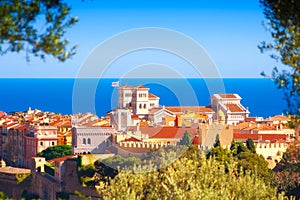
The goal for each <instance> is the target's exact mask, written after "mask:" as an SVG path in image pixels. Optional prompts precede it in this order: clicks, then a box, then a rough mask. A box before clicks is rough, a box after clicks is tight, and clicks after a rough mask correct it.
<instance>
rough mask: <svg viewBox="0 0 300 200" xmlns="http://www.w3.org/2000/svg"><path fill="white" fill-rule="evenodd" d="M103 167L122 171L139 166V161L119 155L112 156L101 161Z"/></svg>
mask: <svg viewBox="0 0 300 200" xmlns="http://www.w3.org/2000/svg"><path fill="white" fill-rule="evenodd" d="M101 162H102V163H104V164H105V165H107V166H109V167H111V168H114V169H118V168H119V169H124V168H125V167H127V168H128V167H132V166H133V165H140V164H141V159H140V158H137V157H127V158H125V157H122V156H120V155H116V156H112V157H109V158H107V159H104V160H102V161H101Z"/></svg>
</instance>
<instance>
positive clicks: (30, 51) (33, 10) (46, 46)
mask: <svg viewBox="0 0 300 200" xmlns="http://www.w3.org/2000/svg"><path fill="white" fill-rule="evenodd" d="M70 10H71V8H70V7H69V6H68V5H67V4H66V3H63V1H62V0H22V1H20V0H1V1H0V55H4V54H6V53H8V52H21V51H25V52H26V59H27V61H29V60H30V55H31V56H36V57H39V58H41V59H42V60H45V55H52V56H53V57H54V58H56V59H58V60H59V61H62V62H63V61H65V60H66V59H68V58H70V57H71V56H73V55H74V54H75V49H76V46H72V47H70V48H67V46H68V44H69V41H68V39H67V38H66V37H65V33H66V29H67V28H70V27H72V26H73V25H74V24H75V23H76V22H77V21H78V18H77V17H72V16H71V15H70Z"/></svg>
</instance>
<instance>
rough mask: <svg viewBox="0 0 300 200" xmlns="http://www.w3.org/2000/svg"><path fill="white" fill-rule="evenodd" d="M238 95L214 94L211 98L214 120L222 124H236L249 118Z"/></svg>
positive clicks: (247, 111)
mask: <svg viewBox="0 0 300 200" xmlns="http://www.w3.org/2000/svg"><path fill="white" fill-rule="evenodd" d="M241 99H242V98H241V97H240V96H239V95H238V94H214V95H212V96H211V98H210V100H211V107H212V109H213V110H214V111H215V115H214V120H217V121H219V122H221V123H224V124H231V125H234V124H238V123H239V122H242V121H245V119H246V118H248V116H249V113H250V112H249V110H248V108H245V107H244V106H243V105H242V104H241Z"/></svg>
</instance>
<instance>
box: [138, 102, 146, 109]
mask: <svg viewBox="0 0 300 200" xmlns="http://www.w3.org/2000/svg"><path fill="white" fill-rule="evenodd" d="M139 108H140V109H142V108H143V104H141V103H140V105H139ZM146 108H147V105H146V104H145V103H144V109H146Z"/></svg>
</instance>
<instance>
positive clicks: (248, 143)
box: [246, 138, 256, 153]
mask: <svg viewBox="0 0 300 200" xmlns="http://www.w3.org/2000/svg"><path fill="white" fill-rule="evenodd" d="M246 146H247V148H248V149H249V150H250V151H251V152H252V153H256V150H255V146H254V142H253V140H252V139H251V138H248V139H247V140H246Z"/></svg>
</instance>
